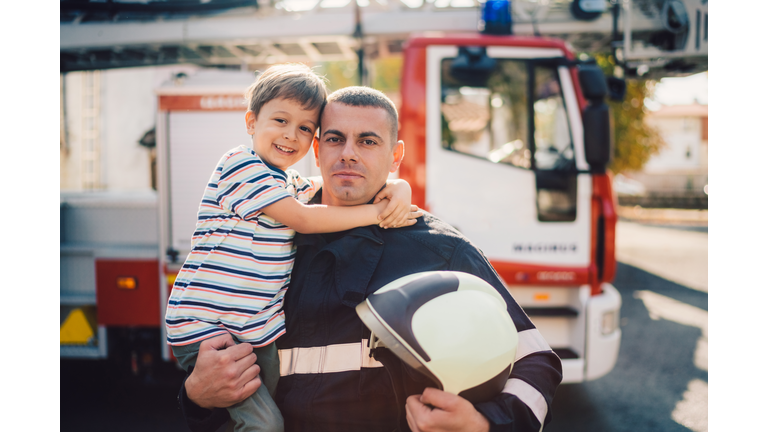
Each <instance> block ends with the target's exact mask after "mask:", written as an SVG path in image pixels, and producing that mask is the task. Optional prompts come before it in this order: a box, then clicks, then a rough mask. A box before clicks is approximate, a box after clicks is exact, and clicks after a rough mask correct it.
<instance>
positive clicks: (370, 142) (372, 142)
mask: <svg viewBox="0 0 768 432" xmlns="http://www.w3.org/2000/svg"><path fill="white" fill-rule="evenodd" d="M363 144H365V145H376V141H374V140H369V139H367V140H363Z"/></svg>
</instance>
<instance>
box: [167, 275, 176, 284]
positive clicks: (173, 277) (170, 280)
mask: <svg viewBox="0 0 768 432" xmlns="http://www.w3.org/2000/svg"><path fill="white" fill-rule="evenodd" d="M165 278H166V280H167V281H168V285H173V283H174V282H176V275H175V274H169V275H166V276H165Z"/></svg>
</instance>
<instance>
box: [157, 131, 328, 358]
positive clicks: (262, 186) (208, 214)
mask: <svg viewBox="0 0 768 432" xmlns="http://www.w3.org/2000/svg"><path fill="white" fill-rule="evenodd" d="M317 187H318V185H316V184H315V183H313V182H312V181H311V180H308V179H304V178H302V177H300V176H299V174H298V173H297V172H296V171H294V170H288V171H287V172H284V171H282V170H280V169H278V168H275V167H273V166H270V165H268V164H267V163H265V162H264V161H262V160H261V158H260V157H259V156H258V155H257V154H256V153H255V152H254V151H253V150H252V149H250V148H248V147H245V146H240V147H237V148H235V149H232V150H230V151H229V152H227V153H226V154H225V155H224V156H222V158H221V160H220V161H219V163H218V165H217V166H216V170H215V171H214V172H213V174H212V175H211V178H210V180H209V181H208V186H207V187H206V189H205V193H204V195H203V199H202V201H201V203H200V208H199V210H198V213H197V225H196V227H195V232H194V234H193V235H192V251H191V252H190V253H189V256H188V257H187V260H186V261H185V262H184V265H183V266H182V268H181V271H180V272H179V274H178V276H177V277H176V282H175V283H174V284H173V290H172V291H171V295H170V298H169V299H168V308H167V309H166V313H165V324H166V328H167V335H168V343H169V344H170V345H187V344H191V343H194V342H199V341H202V340H203V339H208V338H210V337H213V336H217V335H219V334H224V333H227V332H229V333H230V334H232V336H234V337H235V338H237V339H238V340H239V341H241V342H248V343H250V344H252V345H253V346H255V347H260V346H264V345H267V344H269V343H271V342H274V341H275V339H277V338H278V337H279V336H281V335H282V334H283V333H285V316H284V313H283V297H284V296H285V290H286V288H287V286H288V283H289V282H290V275H291V270H292V269H293V260H294V257H295V254H296V248H295V246H294V245H293V236H294V234H295V231H294V230H292V229H291V228H289V227H287V226H285V225H283V224H281V223H280V222H278V221H276V220H274V219H272V218H270V217H269V216H267V215H266V214H264V213H262V212H261V210H262V209H263V208H264V207H267V206H269V205H271V204H274V203H276V202H278V201H280V200H282V199H285V198H295V199H298V200H299V201H300V202H301V203H303V204H306V203H307V202H308V201H309V200H310V199H311V198H312V196H313V195H314V194H315V191H316V190H317Z"/></svg>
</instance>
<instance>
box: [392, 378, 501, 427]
mask: <svg viewBox="0 0 768 432" xmlns="http://www.w3.org/2000/svg"><path fill="white" fill-rule="evenodd" d="M429 405H431V406H429ZM432 407H434V408H432ZM405 417H406V419H407V420H408V426H409V427H410V428H411V430H412V431H413V432H432V431H462V432H464V431H466V432H480V431H482V432H488V430H489V429H490V427H491V425H490V423H488V419H486V418H485V416H483V415H482V414H480V413H479V412H478V411H477V410H476V409H475V407H474V406H472V404H471V403H470V402H469V401H468V400H466V399H464V398H462V397H459V396H456V395H453V394H451V393H446V392H444V391H442V390H437V389H434V388H429V387H428V388H426V389H424V393H422V394H420V395H413V396H410V397H409V398H408V400H406V401H405Z"/></svg>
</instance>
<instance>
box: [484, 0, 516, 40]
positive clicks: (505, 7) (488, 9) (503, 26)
mask: <svg viewBox="0 0 768 432" xmlns="http://www.w3.org/2000/svg"><path fill="white" fill-rule="evenodd" d="M478 27H479V29H480V33H483V34H492V35H511V34H512V2H511V0H486V1H485V3H483V6H482V9H481V16H480V23H479V25H478Z"/></svg>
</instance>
